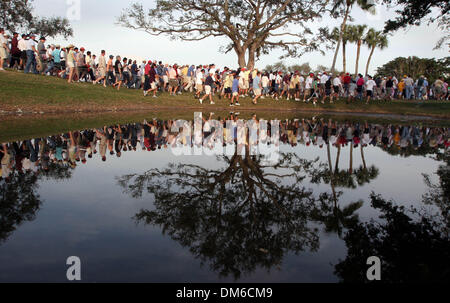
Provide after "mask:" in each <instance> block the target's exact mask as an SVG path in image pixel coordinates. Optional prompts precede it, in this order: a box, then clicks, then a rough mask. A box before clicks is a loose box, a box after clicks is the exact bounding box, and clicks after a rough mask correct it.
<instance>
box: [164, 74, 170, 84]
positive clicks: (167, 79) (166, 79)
mask: <svg viewBox="0 0 450 303" xmlns="http://www.w3.org/2000/svg"><path fill="white" fill-rule="evenodd" d="M163 81H164V84H166V83H168V82H169V77H167V76H163Z"/></svg>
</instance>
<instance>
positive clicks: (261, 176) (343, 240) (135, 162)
mask: <svg viewBox="0 0 450 303" xmlns="http://www.w3.org/2000/svg"><path fill="white" fill-rule="evenodd" d="M170 123H172V122H171V121H158V120H155V121H150V122H149V123H148V124H143V122H142V121H140V122H138V123H133V124H128V125H115V126H105V127H104V128H98V129H96V130H80V131H74V132H71V133H65V134H55V135H53V136H46V137H42V138H39V139H38V138H34V139H32V140H25V141H17V142H8V143H6V144H3V146H0V149H1V152H0V156H1V157H2V179H1V180H0V191H1V192H0V199H1V200H0V203H1V204H0V220H1V222H0V281H1V282H16V281H19V282H29V281H37V282H41V281H55V282H65V281H67V279H66V270H67V268H68V266H67V265H66V259H67V258H68V257H69V256H78V257H79V258H80V259H81V263H82V281H84V282H117V281H123V282H134V281H139V282H234V281H237V282H337V281H363V279H364V277H365V270H366V269H367V267H368V266H367V265H366V260H367V258H368V257H370V256H372V255H376V256H379V257H380V259H381V260H382V264H383V266H385V271H384V272H383V273H384V275H383V278H385V279H387V280H391V281H404V280H408V279H411V280H419V281H433V280H445V279H448V278H449V275H450V273H449V269H450V266H449V262H450V261H449V260H450V258H449V252H450V246H449V233H448V231H449V226H450V225H449V218H450V215H449V210H450V205H449V193H450V190H449V184H450V181H449V159H450V156H449V152H448V150H449V137H448V134H449V130H448V129H447V128H443V127H431V128H430V127H426V126H423V125H419V124H414V125H405V124H400V123H399V124H395V123H393V124H389V125H387V124H377V123H369V124H366V123H365V122H364V120H362V119H357V118H355V120H354V121H328V120H327V121H323V122H321V121H320V120H318V119H317V120H306V121H304V122H302V120H301V119H300V120H298V121H296V120H292V121H282V122H281V124H280V127H281V128H280V131H279V134H274V133H272V134H271V135H273V138H278V139H279V152H280V153H279V154H277V155H278V157H277V158H275V160H274V161H267V158H266V157H264V156H261V155H259V156H258V155H249V151H250V149H249V148H247V147H248V146H247V145H245V142H247V143H248V142H250V141H251V139H250V138H247V137H245V136H244V137H243V138H244V141H243V142H244V145H241V146H236V145H235V144H234V142H233V141H234V140H233V139H234V138H233V135H232V134H228V133H225V139H229V142H225V145H226V146H227V148H228V151H229V152H228V155H225V156H217V155H216V156H208V155H205V154H203V155H195V156H194V155H192V156H189V155H181V156H180V155H176V154H177V153H179V150H177V151H174V150H173V148H172V145H173V142H172V140H173V139H175V137H176V136H177V135H178V133H177V132H172V131H171V130H172V129H171V124H170ZM165 129H167V131H165ZM269 129H270V128H269ZM212 130H214V129H209V127H208V125H206V127H205V128H204V131H205V132H206V135H209V134H210V131H212ZM260 134H262V133H260ZM227 135H228V136H227ZM236 135H237V136H238V137H239V136H240V135H241V134H240V133H239V132H237V133H236ZM269 135H270V134H269ZM260 140H261V141H263V143H264V146H266V144H267V143H269V145H267V146H269V147H274V146H275V147H276V144H275V142H272V141H270V139H268V138H266V137H264V134H263V136H262V137H260ZM186 142H188V141H186V140H185V141H184V143H186ZM193 142H194V144H195V143H196V142H195V139H194V140H193ZM182 143H183V140H181V143H180V144H182ZM197 143H198V142H197ZM134 149H135V150H134ZM238 151H242V152H241V154H238ZM272 160H273V159H272ZM389 201H392V204H391V203H390V202H389ZM396 205H400V206H405V207H406V208H410V207H411V206H413V207H415V208H416V209H417V211H412V212H411V211H409V210H407V209H402V208H396V207H395V206H396ZM381 215H385V216H387V217H385V218H382V219H381V218H380V216H381ZM371 220H374V221H375V222H376V223H373V224H370V222H371ZM408 220H409V221H408ZM387 268H389V269H387Z"/></svg>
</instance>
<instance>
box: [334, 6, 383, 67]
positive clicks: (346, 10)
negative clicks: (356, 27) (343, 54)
mask: <svg viewBox="0 0 450 303" xmlns="http://www.w3.org/2000/svg"><path fill="white" fill-rule="evenodd" d="M355 4H356V5H358V6H359V7H360V8H362V9H363V10H366V11H369V12H371V13H375V5H374V4H373V1H369V0H337V1H335V5H334V7H333V10H332V11H333V12H334V13H339V10H340V9H343V10H344V19H343V21H342V24H341V30H340V37H339V40H338V43H337V46H336V50H335V52H334V57H333V65H332V66H331V73H334V72H335V68H336V60H337V55H338V53H339V48H340V47H341V41H342V38H343V36H344V33H345V29H346V26H347V20H348V18H349V15H350V11H351V9H352V8H353V6H354V5H355Z"/></svg>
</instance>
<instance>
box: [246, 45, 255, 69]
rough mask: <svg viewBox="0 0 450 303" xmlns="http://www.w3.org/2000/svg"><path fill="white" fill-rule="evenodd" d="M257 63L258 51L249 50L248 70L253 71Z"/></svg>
mask: <svg viewBox="0 0 450 303" xmlns="http://www.w3.org/2000/svg"><path fill="white" fill-rule="evenodd" d="M255 61H256V50H254V49H253V48H249V49H248V63H247V69H248V70H253V68H254V67H255Z"/></svg>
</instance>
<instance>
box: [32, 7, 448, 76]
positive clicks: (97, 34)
mask: <svg viewBox="0 0 450 303" xmlns="http://www.w3.org/2000/svg"><path fill="white" fill-rule="evenodd" d="M133 2H136V0H120V1H118V0H116V1H110V0H95V1H88V0H63V1H61V0H35V1H34V2H33V6H34V9H35V13H36V14H37V15H39V16H47V17H49V16H63V17H68V16H71V17H73V16H75V17H76V14H75V15H74V14H73V12H76V11H77V10H76V9H75V10H74V8H76V7H77V6H76V5H77V3H79V8H80V9H79V12H80V14H79V18H75V19H78V20H72V21H71V24H72V27H73V29H74V35H73V37H71V38H69V39H68V40H65V39H63V38H61V37H57V38H56V39H48V40H47V42H48V43H55V44H61V45H66V44H67V45H68V44H69V43H73V44H74V45H75V46H78V47H81V46H83V47H85V48H86V49H87V50H90V51H92V52H93V53H94V54H99V53H100V51H101V50H102V49H105V50H106V52H107V55H110V54H112V55H121V56H122V57H127V58H131V59H136V60H139V61H141V60H144V59H145V60H149V59H151V60H154V59H157V60H158V61H159V60H161V61H164V62H167V63H178V64H181V65H183V64H196V65H197V64H211V63H215V64H216V65H217V67H219V68H220V67H224V66H228V67H237V56H236V55H235V53H234V52H230V53H228V54H223V53H221V52H220V51H219V48H220V46H223V45H226V44H227V40H226V39H225V38H208V39H206V40H202V41H196V42H182V41H173V40H171V39H170V38H168V37H162V36H158V37H155V36H151V35H149V34H148V33H145V32H140V31H136V30H132V29H127V28H123V27H121V26H119V25H116V24H115V21H116V18H117V16H119V15H120V13H121V11H122V10H123V9H124V8H127V7H129V6H130V4H131V3H133ZM141 2H142V3H143V4H144V7H146V8H150V7H154V6H155V3H156V1H155V0H147V1H141ZM351 15H352V16H353V18H354V22H352V24H367V25H368V26H369V27H372V28H375V29H377V30H382V29H383V27H384V22H385V21H386V20H387V19H389V18H392V17H393V16H395V13H394V12H393V11H392V10H390V11H389V10H387V9H386V8H385V7H384V6H377V14H376V15H370V14H368V13H365V12H363V11H362V10H360V9H359V8H355V9H354V10H353V11H352V14H351ZM339 24H340V19H338V20H331V19H327V18H323V19H322V20H318V21H316V22H314V23H313V24H311V27H312V28H318V27H321V26H329V27H330V28H333V27H334V26H338V25H339ZM290 30H291V29H290ZM292 30H295V29H292ZM442 35H443V34H442V32H441V31H440V30H439V29H437V27H436V25H430V26H428V25H422V26H420V27H412V28H409V29H407V30H401V31H398V32H396V33H395V34H394V35H393V36H391V37H390V38H389V47H388V48H387V49H385V50H383V51H380V50H376V51H375V54H374V56H373V58H372V62H371V67H370V69H369V73H372V74H373V73H374V72H375V70H376V68H377V67H379V66H382V65H383V64H385V63H387V62H389V61H391V60H392V59H394V58H396V57H399V56H402V57H408V56H418V57H422V58H443V57H445V56H448V55H449V51H448V48H443V49H441V50H436V51H435V50H433V48H434V46H435V44H436V42H437V41H438V40H439V38H440V37H441V36H442ZM369 53H370V52H369V49H368V48H367V47H362V50H361V59H360V63H359V64H360V68H359V72H361V73H363V72H364V71H365V67H366V63H367V59H368V57H369ZM282 54H283V53H282V51H273V52H271V53H270V54H269V55H264V56H262V57H261V58H260V60H259V61H258V62H257V63H256V67H258V68H260V69H261V68H264V67H266V66H267V65H269V64H274V63H276V62H278V61H280V60H279V57H280V56H281V55H282ZM333 55H334V52H333V51H328V52H327V53H326V54H325V55H322V54H321V53H319V52H314V53H308V54H306V55H304V56H302V57H300V58H288V59H285V60H284V62H285V63H286V64H288V65H293V64H303V63H307V62H308V63H310V65H311V67H313V68H315V67H316V66H318V65H324V66H331V64H332V61H333ZM337 62H338V63H337V69H338V70H342V56H341V54H340V55H339V57H338V61H337ZM355 62H356V45H354V44H352V45H349V46H348V48H347V70H349V71H352V72H353V71H354V70H355Z"/></svg>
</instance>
